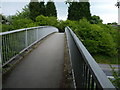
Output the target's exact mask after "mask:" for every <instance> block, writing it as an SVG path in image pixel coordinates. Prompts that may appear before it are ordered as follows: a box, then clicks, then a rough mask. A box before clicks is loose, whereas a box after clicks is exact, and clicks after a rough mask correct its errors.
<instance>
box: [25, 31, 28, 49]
mask: <svg viewBox="0 0 120 90" xmlns="http://www.w3.org/2000/svg"><path fill="white" fill-rule="evenodd" d="M27 34H28V32H27V29H26V31H25V44H26V45H25V46H26V47H27V46H28V35H27Z"/></svg>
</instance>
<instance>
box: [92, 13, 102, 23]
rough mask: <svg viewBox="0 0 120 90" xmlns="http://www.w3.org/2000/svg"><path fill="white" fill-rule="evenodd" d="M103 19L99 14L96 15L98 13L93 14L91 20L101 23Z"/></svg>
mask: <svg viewBox="0 0 120 90" xmlns="http://www.w3.org/2000/svg"><path fill="white" fill-rule="evenodd" d="M102 22H103V21H102V20H101V19H100V17H99V16H96V15H93V16H92V17H91V20H90V23H91V24H99V23H102Z"/></svg>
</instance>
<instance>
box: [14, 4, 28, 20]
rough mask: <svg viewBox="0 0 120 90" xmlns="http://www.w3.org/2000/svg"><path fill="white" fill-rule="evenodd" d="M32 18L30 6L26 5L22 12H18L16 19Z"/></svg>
mask: <svg viewBox="0 0 120 90" xmlns="http://www.w3.org/2000/svg"><path fill="white" fill-rule="evenodd" d="M29 16H30V10H29V7H28V5H26V6H25V7H24V8H22V12H19V11H18V12H17V14H16V18H21V19H22V18H29Z"/></svg>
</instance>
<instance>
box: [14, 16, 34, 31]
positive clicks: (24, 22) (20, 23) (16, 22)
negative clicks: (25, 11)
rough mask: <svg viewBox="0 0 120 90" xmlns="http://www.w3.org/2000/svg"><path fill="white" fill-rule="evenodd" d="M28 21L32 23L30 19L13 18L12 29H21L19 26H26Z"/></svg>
mask: <svg viewBox="0 0 120 90" xmlns="http://www.w3.org/2000/svg"><path fill="white" fill-rule="evenodd" d="M30 23H33V21H32V20H31V19H26V18H25V19H17V20H16V19H15V20H13V23H12V25H13V28H14V29H21V28H27V27H28V25H29V24H30Z"/></svg>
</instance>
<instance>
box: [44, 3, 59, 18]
mask: <svg viewBox="0 0 120 90" xmlns="http://www.w3.org/2000/svg"><path fill="white" fill-rule="evenodd" d="M46 16H54V17H57V11H56V7H55V4H54V2H52V1H48V2H47V4H46Z"/></svg>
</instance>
